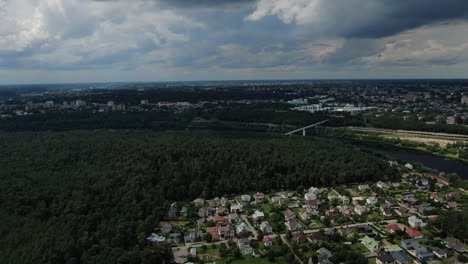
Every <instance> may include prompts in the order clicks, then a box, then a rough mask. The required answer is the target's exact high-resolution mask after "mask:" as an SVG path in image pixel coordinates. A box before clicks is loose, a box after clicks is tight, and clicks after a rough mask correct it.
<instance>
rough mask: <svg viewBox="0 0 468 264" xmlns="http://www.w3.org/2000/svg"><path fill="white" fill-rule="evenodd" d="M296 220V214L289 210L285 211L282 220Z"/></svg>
mask: <svg viewBox="0 0 468 264" xmlns="http://www.w3.org/2000/svg"><path fill="white" fill-rule="evenodd" d="M295 218H296V214H295V213H294V212H293V211H292V210H291V209H289V208H287V209H286V211H285V213H284V219H285V220H286V221H289V220H292V219H295Z"/></svg>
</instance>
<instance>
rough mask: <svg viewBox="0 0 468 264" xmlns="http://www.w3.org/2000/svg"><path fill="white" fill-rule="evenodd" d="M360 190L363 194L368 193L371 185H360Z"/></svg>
mask: <svg viewBox="0 0 468 264" xmlns="http://www.w3.org/2000/svg"><path fill="white" fill-rule="evenodd" d="M358 189H359V191H361V192H367V191H369V190H370V187H369V185H367V184H363V185H359V186H358Z"/></svg>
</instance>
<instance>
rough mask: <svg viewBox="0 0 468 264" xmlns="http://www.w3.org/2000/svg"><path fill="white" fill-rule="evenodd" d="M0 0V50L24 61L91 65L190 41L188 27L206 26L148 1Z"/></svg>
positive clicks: (61, 64) (62, 64)
mask: <svg viewBox="0 0 468 264" xmlns="http://www.w3.org/2000/svg"><path fill="white" fill-rule="evenodd" d="M0 1H1V2H0V13H1V14H2V16H1V17H0V53H1V54H5V55H9V56H10V57H13V56H15V55H16V57H15V58H14V59H15V61H14V62H15V63H16V64H19V65H21V66H24V65H29V66H33V65H36V66H39V65H42V66H44V67H51V66H54V67H64V66H67V65H68V66H71V67H74V66H76V65H74V64H79V65H80V66H86V65H87V67H92V66H93V64H99V63H100V62H99V61H97V60H99V59H103V63H106V61H114V60H119V56H126V57H127V58H128V57H132V56H133V55H136V54H137V53H139V52H149V51H151V50H153V49H157V48H160V47H163V46H168V45H171V44H174V43H178V42H187V41H189V36H188V33H187V32H186V31H187V30H190V29H194V28H202V27H204V25H203V24H202V23H200V22H197V21H193V20H191V19H189V18H186V17H183V16H181V15H179V14H177V13H176V12H174V11H173V10H167V9H161V10H160V9H158V4H157V3H154V2H148V1H138V2H129V1H118V2H96V1H89V0H84V1H83V0H18V1H16V0H15V1H9V0H8V1H5V0H0ZM27 51H31V52H30V53H27V54H26V55H25V56H23V55H22V53H24V52H27ZM124 52H126V53H127V54H123V53H124ZM111 56H115V58H110V57H111ZM7 57H8V56H7ZM0 63H2V60H1V59H0ZM3 64H6V62H5V61H3ZM12 67H13V65H12Z"/></svg>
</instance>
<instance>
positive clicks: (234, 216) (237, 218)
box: [227, 213, 242, 224]
mask: <svg viewBox="0 0 468 264" xmlns="http://www.w3.org/2000/svg"><path fill="white" fill-rule="evenodd" d="M227 219H228V221H229V223H231V224H237V223H239V222H240V221H241V220H242V218H241V217H240V215H239V214H236V213H232V214H229V215H228V216H227Z"/></svg>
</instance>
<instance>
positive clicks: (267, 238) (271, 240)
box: [262, 236, 273, 247]
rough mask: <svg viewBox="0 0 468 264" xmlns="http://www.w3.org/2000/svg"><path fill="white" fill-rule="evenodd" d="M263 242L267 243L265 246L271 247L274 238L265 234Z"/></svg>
mask: <svg viewBox="0 0 468 264" xmlns="http://www.w3.org/2000/svg"><path fill="white" fill-rule="evenodd" d="M262 242H263V244H264V245H265V247H270V246H272V245H273V239H272V238H271V237H269V236H264V237H263V239H262Z"/></svg>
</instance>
